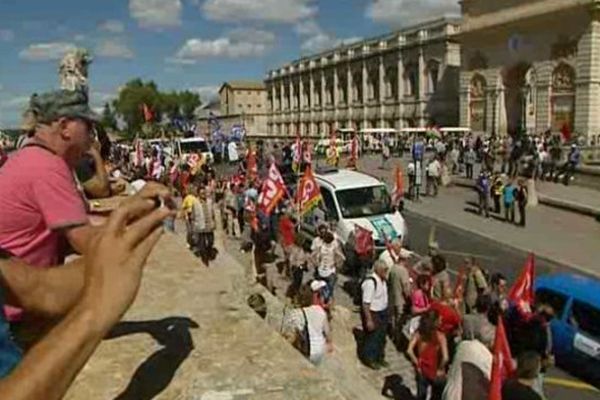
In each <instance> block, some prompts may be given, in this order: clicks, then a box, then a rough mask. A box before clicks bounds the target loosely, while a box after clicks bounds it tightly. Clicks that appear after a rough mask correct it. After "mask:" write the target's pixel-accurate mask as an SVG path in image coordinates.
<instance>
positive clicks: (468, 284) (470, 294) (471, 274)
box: [464, 257, 488, 313]
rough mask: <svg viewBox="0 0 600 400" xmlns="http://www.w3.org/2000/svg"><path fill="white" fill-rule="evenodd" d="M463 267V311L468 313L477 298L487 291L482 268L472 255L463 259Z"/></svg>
mask: <svg viewBox="0 0 600 400" xmlns="http://www.w3.org/2000/svg"><path fill="white" fill-rule="evenodd" d="M465 268H466V271H467V274H466V281H465V295H464V297H465V306H466V309H465V311H466V312H467V313H469V312H471V310H473V308H474V307H475V304H476V302H477V299H478V298H479V297H480V296H481V295H482V294H484V293H485V292H487V291H488V283H487V280H486V277H485V273H484V272H483V269H482V268H481V266H480V265H479V264H478V263H477V260H476V259H475V258H474V257H468V258H467V259H465Z"/></svg>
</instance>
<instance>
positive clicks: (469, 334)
mask: <svg viewBox="0 0 600 400" xmlns="http://www.w3.org/2000/svg"><path fill="white" fill-rule="evenodd" d="M491 310H492V298H491V297H490V295H488V294H482V295H480V296H479V297H477V300H476V302H475V307H474V308H473V310H472V311H474V312H471V313H470V314H466V315H465V316H464V317H463V324H462V331H463V332H462V336H463V339H465V340H473V339H475V338H477V337H478V336H481V335H482V334H484V333H485V332H488V331H489V330H490V329H491V330H492V331H493V330H494V329H495V328H494V325H493V324H492V323H491V322H490V311H491Z"/></svg>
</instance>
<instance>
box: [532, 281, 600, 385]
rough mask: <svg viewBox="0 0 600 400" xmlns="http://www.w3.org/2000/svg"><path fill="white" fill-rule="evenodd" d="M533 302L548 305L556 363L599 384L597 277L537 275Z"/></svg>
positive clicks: (599, 293)
mask: <svg viewBox="0 0 600 400" xmlns="http://www.w3.org/2000/svg"><path fill="white" fill-rule="evenodd" d="M535 293H536V301H537V302H543V303H546V304H549V305H551V306H552V307H553V308H554V311H555V313H556V318H555V319H554V320H552V322H551V323H550V327H551V329H552V340H553V349H552V351H553V353H554V356H555V358H556V363H557V365H559V366H561V367H563V368H565V369H567V370H569V371H570V372H572V373H574V374H575V375H578V376H581V377H583V378H585V379H586V380H589V381H591V383H593V384H595V385H598V384H599V383H600V280H597V279H593V278H588V277H584V276H581V275H576V274H557V275H548V276H543V277H539V278H537V279H536V284H535Z"/></svg>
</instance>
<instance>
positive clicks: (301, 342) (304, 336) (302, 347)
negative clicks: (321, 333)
mask: <svg viewBox="0 0 600 400" xmlns="http://www.w3.org/2000/svg"><path fill="white" fill-rule="evenodd" d="M300 310H301V311H302V316H303V317H304V327H303V328H302V330H301V331H300V332H298V337H297V341H296V348H297V349H298V350H299V351H300V353H302V354H304V355H305V356H306V357H308V356H310V337H309V335H308V318H306V311H304V308H301V309H300Z"/></svg>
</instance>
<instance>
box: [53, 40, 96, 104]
mask: <svg viewBox="0 0 600 400" xmlns="http://www.w3.org/2000/svg"><path fill="white" fill-rule="evenodd" d="M91 63H92V56H91V55H90V53H89V52H88V51H87V50H86V49H75V50H72V51H69V52H68V53H67V54H65V56H64V57H63V59H62V61H61V62H60V67H59V70H58V74H59V76H60V86H61V88H62V89H65V90H83V91H84V92H85V93H88V66H89V65H90V64H91Z"/></svg>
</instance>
